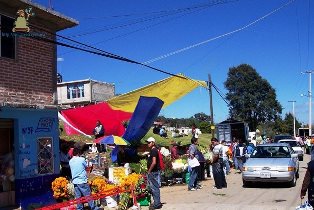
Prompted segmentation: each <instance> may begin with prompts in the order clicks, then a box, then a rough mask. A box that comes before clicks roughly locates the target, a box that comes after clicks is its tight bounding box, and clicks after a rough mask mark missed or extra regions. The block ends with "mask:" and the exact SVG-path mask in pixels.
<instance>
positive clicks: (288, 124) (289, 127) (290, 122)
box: [284, 113, 302, 135]
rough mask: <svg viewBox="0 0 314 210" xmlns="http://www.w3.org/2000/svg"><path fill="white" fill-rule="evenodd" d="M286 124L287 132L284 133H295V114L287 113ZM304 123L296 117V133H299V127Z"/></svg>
mask: <svg viewBox="0 0 314 210" xmlns="http://www.w3.org/2000/svg"><path fill="white" fill-rule="evenodd" d="M284 124H285V125H286V127H285V129H286V130H285V132H284V133H289V134H291V135H293V128H294V127H293V115H292V114H291V113H286V116H285V119H284ZM301 126H302V124H301V123H300V122H299V121H298V120H297V119H295V128H296V131H295V132H296V134H297V132H298V131H297V129H298V128H300V127H301Z"/></svg>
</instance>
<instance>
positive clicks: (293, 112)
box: [288, 101, 296, 137]
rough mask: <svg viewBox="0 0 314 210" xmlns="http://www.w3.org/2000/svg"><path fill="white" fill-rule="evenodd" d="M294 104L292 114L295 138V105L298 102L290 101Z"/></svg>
mask: <svg viewBox="0 0 314 210" xmlns="http://www.w3.org/2000/svg"><path fill="white" fill-rule="evenodd" d="M288 102H291V103H292V113H293V136H294V137H295V113H294V103H295V102H296V101H288Z"/></svg>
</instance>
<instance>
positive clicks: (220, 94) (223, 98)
mask: <svg viewBox="0 0 314 210" xmlns="http://www.w3.org/2000/svg"><path fill="white" fill-rule="evenodd" d="M211 85H212V86H213V88H214V89H215V90H216V92H217V93H218V95H219V96H220V97H221V98H222V100H224V102H225V103H226V104H227V105H228V106H229V103H228V102H227V100H226V98H225V97H223V96H222V93H220V91H219V90H218V88H217V86H216V85H215V84H214V83H211Z"/></svg>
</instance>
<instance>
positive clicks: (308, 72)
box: [301, 71, 314, 136]
mask: <svg viewBox="0 0 314 210" xmlns="http://www.w3.org/2000/svg"><path fill="white" fill-rule="evenodd" d="M301 73H302V74H309V94H308V97H309V136H312V73H314V71H306V72H301Z"/></svg>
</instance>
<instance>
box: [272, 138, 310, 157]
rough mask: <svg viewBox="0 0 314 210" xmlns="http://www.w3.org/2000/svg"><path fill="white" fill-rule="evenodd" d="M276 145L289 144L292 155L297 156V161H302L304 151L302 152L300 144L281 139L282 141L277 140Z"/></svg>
mask: <svg viewBox="0 0 314 210" xmlns="http://www.w3.org/2000/svg"><path fill="white" fill-rule="evenodd" d="M278 143H287V144H289V145H290V146H291V147H292V149H293V151H294V153H296V154H298V157H299V160H300V161H303V156H304V151H303V148H302V147H301V144H300V143H299V142H298V141H297V140H292V139H282V140H279V141H278Z"/></svg>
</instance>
